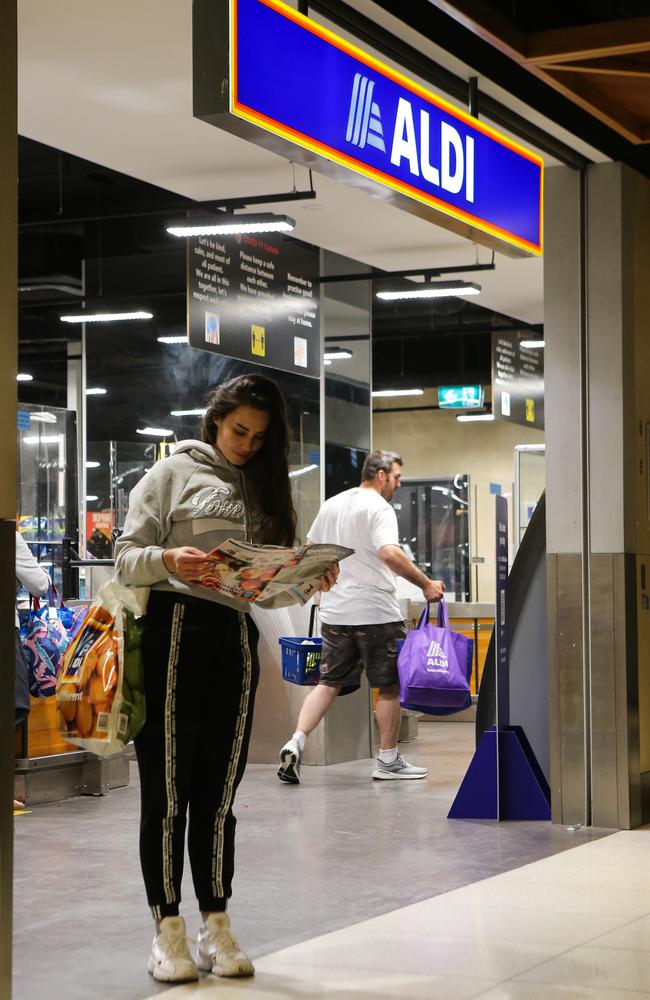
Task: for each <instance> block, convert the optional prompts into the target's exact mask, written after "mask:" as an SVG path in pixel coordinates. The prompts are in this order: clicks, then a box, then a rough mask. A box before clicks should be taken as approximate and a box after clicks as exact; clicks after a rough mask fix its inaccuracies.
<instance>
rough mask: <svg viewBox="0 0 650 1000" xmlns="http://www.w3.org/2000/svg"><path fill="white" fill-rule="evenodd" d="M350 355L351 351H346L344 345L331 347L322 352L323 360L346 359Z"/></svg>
mask: <svg viewBox="0 0 650 1000" xmlns="http://www.w3.org/2000/svg"><path fill="white" fill-rule="evenodd" d="M351 357H352V351H348V349H347V348H345V347H331V348H328V349H327V350H326V351H325V352H324V354H323V360H324V361H346V360H347V359H348V358H351Z"/></svg>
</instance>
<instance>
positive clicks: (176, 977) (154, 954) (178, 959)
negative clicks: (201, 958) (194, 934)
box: [149, 917, 199, 983]
mask: <svg viewBox="0 0 650 1000" xmlns="http://www.w3.org/2000/svg"><path fill="white" fill-rule="evenodd" d="M149 972H150V973H151V975H152V976H153V978H154V979H158V980H159V981H160V982H161V983H184V982H188V981H189V980H191V979H198V978H199V970H198V969H197V967H196V964H195V962H194V959H193V958H192V956H191V955H190V950H189V948H188V947H187V932H186V930H185V921H184V920H183V918H182V917H164V918H163V919H162V920H161V921H160V932H159V933H158V934H156V936H155V937H154V939H153V943H152V945H151V954H150V955H149Z"/></svg>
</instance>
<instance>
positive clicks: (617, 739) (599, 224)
mask: <svg viewBox="0 0 650 1000" xmlns="http://www.w3.org/2000/svg"><path fill="white" fill-rule="evenodd" d="M546 205H547V208H546V217H545V232H546V245H545V251H544V262H545V264H544V296H545V324H544V325H545V340H546V359H545V362H546V363H545V380H546V390H545V391H546V400H545V409H546V415H547V416H546V420H547V423H546V444H547V451H546V459H547V550H548V599H549V664H550V683H551V785H552V793H553V818H554V820H555V821H556V822H562V823H575V822H583V823H591V824H593V825H594V826H605V827H618V828H630V827H633V826H637V825H639V824H640V823H641V822H642V816H643V809H642V785H643V783H644V778H643V774H644V772H647V773H648V776H649V777H650V677H649V678H647V677H646V673H648V672H649V668H650V663H648V659H649V657H650V644H649V642H648V631H649V625H648V621H647V619H650V611H649V610H648V609H647V607H644V602H645V604H646V605H647V603H648V597H647V588H648V586H649V585H650V584H649V583H648V580H647V576H648V573H647V570H646V569H645V568H644V567H647V568H648V569H650V557H648V555H647V554H648V552H650V520H649V516H650V505H649V494H648V478H647V460H648V445H649V444H650V439H649V433H650V432H649V429H648V425H650V394H649V393H648V392H647V384H648V380H649V379H650V346H649V345H648V335H647V316H648V315H650V282H648V279H647V274H648V271H649V270H650V183H649V182H648V181H647V180H646V179H645V178H643V177H641V176H639V175H637V174H635V173H634V172H633V171H631V170H630V169H629V168H627V167H624V166H622V165H621V164H615V163H612V164H594V165H592V166H590V167H589V168H588V170H587V171H586V174H585V175H584V176H583V177H582V178H581V176H580V174H578V173H577V172H574V171H571V170H569V169H567V168H554V169H551V170H549V171H548V172H547V185H546ZM642 583H645V585H646V590H645V591H643V590H642V588H641V584H642ZM644 594H645V597H644ZM645 664H647V667H644V665H645Z"/></svg>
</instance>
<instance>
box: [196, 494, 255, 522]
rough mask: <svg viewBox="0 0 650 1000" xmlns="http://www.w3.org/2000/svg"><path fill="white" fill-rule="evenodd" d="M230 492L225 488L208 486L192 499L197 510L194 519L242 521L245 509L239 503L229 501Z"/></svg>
mask: <svg viewBox="0 0 650 1000" xmlns="http://www.w3.org/2000/svg"><path fill="white" fill-rule="evenodd" d="M230 495H231V494H230V490H229V489H226V487H225V486H219V487H216V488H213V487H212V486H206V487H205V488H204V489H202V490H199V492H198V493H196V494H195V495H194V496H193V497H192V506H193V507H194V508H195V509H194V512H193V514H192V517H193V518H194V517H227V518H230V519H231V520H232V521H241V520H243V517H244V507H243V505H242V504H241V503H240V502H239V501H232V500H229V499H227V498H228V497H230Z"/></svg>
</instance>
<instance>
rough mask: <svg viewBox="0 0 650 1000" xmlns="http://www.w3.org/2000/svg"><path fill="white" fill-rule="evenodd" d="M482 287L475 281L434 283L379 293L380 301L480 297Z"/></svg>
mask: <svg viewBox="0 0 650 1000" xmlns="http://www.w3.org/2000/svg"><path fill="white" fill-rule="evenodd" d="M480 293H481V286H480V285H476V284H474V282H473V281H432V282H427V283H426V284H422V285H419V286H415V287H414V286H413V284H412V283H411V284H410V285H406V286H405V287H404V288H398V289H392V290H390V291H388V290H387V291H383V292H377V298H378V299H384V300H385V301H394V300H396V299H443V298H450V297H452V296H456V295H480Z"/></svg>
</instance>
